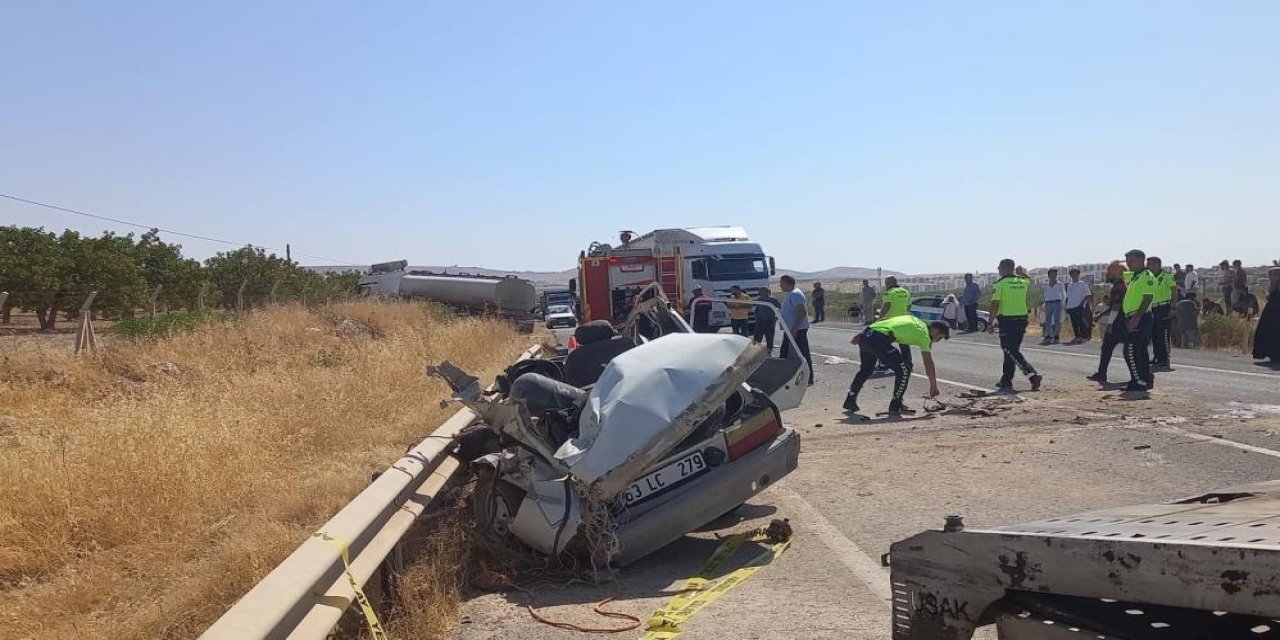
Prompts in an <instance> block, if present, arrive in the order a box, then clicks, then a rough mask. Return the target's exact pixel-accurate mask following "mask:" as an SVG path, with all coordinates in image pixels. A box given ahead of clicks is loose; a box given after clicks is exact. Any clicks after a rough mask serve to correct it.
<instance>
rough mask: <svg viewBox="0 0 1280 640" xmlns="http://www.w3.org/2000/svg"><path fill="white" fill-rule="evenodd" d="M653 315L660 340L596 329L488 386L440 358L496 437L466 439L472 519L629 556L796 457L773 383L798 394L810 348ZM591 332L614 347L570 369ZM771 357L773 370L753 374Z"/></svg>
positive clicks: (726, 506) (546, 547) (729, 501)
mask: <svg viewBox="0 0 1280 640" xmlns="http://www.w3.org/2000/svg"><path fill="white" fill-rule="evenodd" d="M649 310H650V311H654V312H656V313H658V314H663V313H667V312H668V310H667V307H666V306H665V304H657V305H651V306H650V307H649ZM650 320H651V321H652V324H650V325H648V326H647V328H648V329H649V330H651V331H650V333H656V334H658V335H659V336H660V337H658V338H656V339H649V338H648V337H647V335H646V334H645V333H644V332H643V331H641V332H640V333H638V334H636V338H637V339H638V340H633V338H631V337H628V336H613V337H609V338H607V340H592V341H589V342H588V343H587V344H586V345H584V346H582V347H579V348H578V350H575V352H574V354H570V355H569V356H567V357H564V358H563V359H562V360H561V359H557V360H527V361H524V362H521V363H518V364H517V365H515V366H513V367H512V368H511V369H509V370H508V372H507V374H506V375H505V376H504V378H501V379H500V384H499V391H498V392H496V393H493V394H491V395H488V396H483V395H480V394H479V393H478V383H477V382H476V381H475V379H474V378H471V377H470V376H466V375H465V374H463V373H462V372H460V371H457V370H456V369H452V368H451V367H446V366H444V365H442V366H441V367H440V368H438V369H436V370H434V372H435V373H437V374H440V375H442V376H443V377H445V378H446V379H447V380H449V381H450V384H451V385H452V386H453V387H454V389H455V392H457V394H456V396H455V397H458V398H459V399H462V400H463V401H464V402H465V403H466V404H467V405H468V406H469V407H471V408H472V409H473V410H474V411H475V412H476V413H477V414H479V415H480V416H481V418H482V419H483V420H484V422H485V423H486V425H487V428H488V429H489V430H490V431H491V432H494V433H496V434H498V436H499V442H497V443H496V446H493V445H491V446H488V447H486V448H487V449H490V451H488V452H485V453H484V454H483V455H479V456H476V454H477V453H480V452H479V451H475V450H472V451H469V452H466V453H463V452H460V455H463V456H464V457H467V458H474V466H475V467H478V468H479V473H478V475H479V482H478V483H477V487H476V493H475V502H474V504H475V510H476V523H477V526H479V527H480V528H481V529H482V530H484V531H486V532H487V533H490V534H493V535H496V536H500V537H512V538H515V539H518V540H520V541H521V542H523V543H524V544H526V545H528V546H529V547H531V548H533V549H535V550H537V551H539V552H542V553H545V554H550V555H555V554H560V553H563V552H565V551H566V550H568V549H571V548H573V549H575V550H576V549H581V550H583V551H586V552H588V553H589V554H590V555H591V557H592V558H593V559H595V560H597V561H607V562H612V563H615V564H619V565H625V564H628V563H631V562H633V561H635V560H637V559H639V558H641V557H643V556H645V555H647V554H649V553H651V552H653V551H656V550H657V549H660V548H662V547H663V546H666V545H667V544H669V543H671V542H673V541H675V540H677V539H679V538H680V537H682V536H683V535H685V534H686V533H688V532H689V531H692V530H694V529H697V528H698V527H701V526H702V525H705V524H706V523H708V522H710V521H712V520H714V519H716V518H718V517H720V516H722V515H724V514H726V513H728V512H730V511H733V510H734V509H736V508H737V507H738V506H740V505H742V504H743V503H744V502H745V501H746V500H748V499H749V498H751V497H752V496H754V495H755V494H756V493H758V492H760V491H761V490H763V489H764V488H765V487H767V486H769V485H770V484H772V483H774V482H776V481H778V480H779V479H780V478H782V477H783V476H785V475H786V474H788V473H790V472H791V471H792V470H794V469H795V468H796V464H797V460H798V457H799V452H800V436H799V434H797V433H796V432H795V431H794V430H792V429H790V428H788V427H786V426H784V425H783V424H782V419H781V415H780V413H779V408H778V406H777V404H776V403H775V401H774V400H772V399H771V395H774V394H779V395H780V397H786V398H788V399H790V398H792V397H795V389H796V387H797V385H795V384H794V383H795V381H796V380H797V379H800V378H802V377H803V376H805V375H807V372H806V371H804V370H803V369H804V365H805V363H804V361H803V360H801V359H800V358H799V357H798V356H797V357H796V358H795V359H793V360H786V359H773V358H769V357H768V352H767V351H766V350H765V348H764V347H763V346H762V345H759V344H757V343H754V342H752V341H750V340H748V339H746V338H743V337H741V336H733V335H718V334H693V333H687V332H685V331H681V330H678V329H679V328H680V327H681V326H682V325H683V326H684V327H685V328H687V325H684V323H683V321H682V320H679V317H678V316H675V318H674V319H672V318H666V317H657V318H650ZM676 321H678V322H676ZM642 324H643V323H642ZM629 326H630V323H629ZM590 329H591V326H590V325H584V326H583V327H580V328H579V332H580V333H583V332H584V330H590ZM624 329H625V327H624ZM663 329H667V330H674V331H673V332H667V331H663ZM588 332H589V331H588ZM613 341H620V342H621V344H613ZM627 342H631V343H632V344H633V345H634V346H632V347H630V348H624V347H626V343H627ZM637 342H638V344H637ZM592 344H603V345H605V347H602V348H598V349H596V350H595V352H598V353H602V354H607V355H606V357H607V363H606V364H605V366H604V367H603V368H602V370H601V371H600V373H599V374H598V379H596V380H592V381H590V383H588V384H582V381H581V380H578V381H577V382H578V386H575V385H574V384H569V383H568V382H565V381H564V378H565V372H566V371H570V370H574V369H581V368H580V367H575V366H573V365H575V364H577V363H576V362H575V360H578V359H580V358H581V357H589V356H592V353H593V351H592V350H590V349H588V348H589V347H590V345H592ZM584 349H587V351H583V350H584ZM795 351H796V350H794V349H793V350H792V352H793V353H794V352H795ZM770 361H776V362H775V364H774V365H773V366H772V367H770V368H771V369H775V370H774V371H772V373H770V375H768V376H766V378H767V379H764V380H761V379H759V378H757V377H755V376H754V375H753V374H755V373H757V372H759V371H761V370H762V368H764V366H765V365H766V363H768V362H770ZM778 363H782V364H778ZM585 370H587V371H590V367H587V368H586V369H585ZM798 387H799V395H801V396H802V395H803V392H804V387H805V385H803V384H801V385H798ZM796 401H797V402H798V399H797V400H796ZM495 449H496V450H495Z"/></svg>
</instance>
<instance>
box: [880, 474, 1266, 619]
mask: <svg viewBox="0 0 1280 640" xmlns="http://www.w3.org/2000/svg"><path fill="white" fill-rule="evenodd" d="M888 561H889V566H890V567H891V570H892V577H891V579H892V585H893V623H892V624H893V637H894V639H895V640H967V639H968V638H970V637H972V635H973V632H974V630H975V629H976V628H977V627H979V626H985V625H990V624H995V625H997V629H998V630H999V634H1000V638H1002V639H1012V640H1022V639H1037V640H1057V639H1059V638H1072V639H1074V640H1084V639H1103V640H1137V639H1140V638H1166V639H1167V638H1178V639H1189V638H1205V639H1206V640H1208V639H1214V640H1216V639H1228V638H1259V639H1264V638H1277V639H1280V622H1276V620H1277V619H1280V481H1277V482H1266V483H1260V484H1253V485H1246V486H1241V487H1234V488H1230V489H1224V490H1220V491H1215V492H1213V493H1208V494H1204V495H1199V496H1194V497H1191V498H1186V499H1183V500H1178V501H1175V502H1173V503H1169V504H1144V505H1136V506H1129V507H1119V508H1113V509H1104V510H1101V511H1093V512H1089V513H1083V514H1080V515H1074V516H1065V517H1057V518H1049V519H1046V520H1039V521H1036V522H1029V523H1027V524H1022V525H1017V526H1011V527H999V528H995V529H986V530H976V529H964V528H963V526H962V525H960V523H959V522H958V519H949V520H948V526H947V527H946V528H945V530H942V531H926V532H924V533H921V534H919V535H916V536H912V537H910V538H907V539H905V540H902V541H900V542H897V543H895V544H894V545H893V546H892V547H891V548H890V554H889V559H888Z"/></svg>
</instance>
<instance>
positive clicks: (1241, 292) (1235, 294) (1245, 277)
mask: <svg viewBox="0 0 1280 640" xmlns="http://www.w3.org/2000/svg"><path fill="white" fill-rule="evenodd" d="M1248 295H1249V272H1248V271H1246V270H1245V268H1244V264H1242V263H1241V262H1240V261H1239V260H1234V261H1232V263H1231V308H1232V309H1235V311H1236V313H1239V314H1240V315H1242V316H1243V315H1247V314H1246V311H1245V309H1246V308H1247V307H1248V304H1246V302H1245V301H1246V300H1247V299H1248Z"/></svg>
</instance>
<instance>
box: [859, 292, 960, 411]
mask: <svg viewBox="0 0 1280 640" xmlns="http://www.w3.org/2000/svg"><path fill="white" fill-rule="evenodd" d="M950 337H951V328H950V327H948V326H947V323H945V322H942V321H941V320H937V321H934V322H932V323H929V324H925V322H924V321H923V320H921V319H920V318H917V317H915V316H913V315H905V316H894V317H892V318H885V319H884V320H879V321H877V322H873V323H871V326H869V327H867V328H866V329H864V330H863V331H862V333H859V334H858V335H856V336H854V337H853V341H852V342H853V344H856V345H858V359H859V360H861V361H862V363H861V365H860V366H859V367H858V373H857V375H855V376H854V377H853V382H852V383H850V385H849V395H847V396H845V399H844V409H845V411H849V412H856V411H858V393H859V392H861V391H862V386H863V385H864V384H866V383H867V378H870V377H871V373H872V372H873V371H874V370H875V367H876V363H879V362H883V363H884V364H885V365H887V366H888V367H889V368H890V369H892V370H893V378H894V380H893V399H892V400H890V401H889V414H890V415H901V414H903V413H915V412H914V411H912V410H910V409H908V408H906V407H905V406H903V403H902V397H903V396H904V395H906V393H907V384H908V383H909V382H910V381H911V367H910V365H908V364H907V363H906V362H904V361H903V360H902V352H901V351H900V350H898V349H894V348H893V343H894V342H897V343H898V345H899V347H902V346H906V345H915V346H917V347H919V348H920V352H921V353H923V354H924V370H925V373H927V374H928V375H929V397H931V398H932V397H933V396H936V395H938V377H937V375H936V373H935V372H934V367H933V354H932V353H931V351H932V346H933V343H934V342H937V341H939V340H947V339H949V338H950Z"/></svg>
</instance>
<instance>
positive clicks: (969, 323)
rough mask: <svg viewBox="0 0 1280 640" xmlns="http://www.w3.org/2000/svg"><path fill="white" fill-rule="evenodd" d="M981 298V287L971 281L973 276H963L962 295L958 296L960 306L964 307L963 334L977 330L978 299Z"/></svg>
mask: <svg viewBox="0 0 1280 640" xmlns="http://www.w3.org/2000/svg"><path fill="white" fill-rule="evenodd" d="M981 297H982V287H979V286H978V283H976V282H974V281H973V274H972V273H966V274H964V293H963V294H961V295H960V306H962V307H964V321H965V326H964V332H965V333H973V332H975V331H977V330H978V298H981Z"/></svg>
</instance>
